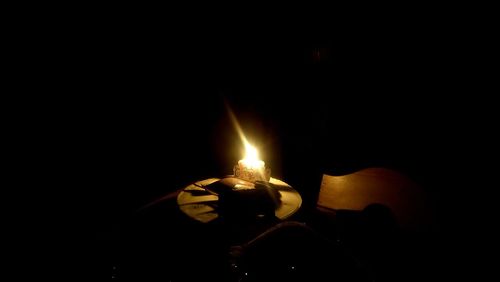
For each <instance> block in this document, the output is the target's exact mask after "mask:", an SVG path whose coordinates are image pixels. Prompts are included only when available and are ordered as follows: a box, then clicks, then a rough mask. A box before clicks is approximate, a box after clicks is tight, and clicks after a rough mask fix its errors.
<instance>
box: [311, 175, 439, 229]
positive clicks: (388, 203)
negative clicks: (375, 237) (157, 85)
mask: <svg viewBox="0 0 500 282" xmlns="http://www.w3.org/2000/svg"><path fill="white" fill-rule="evenodd" d="M372 204H380V205H383V206H385V208H382V207H381V206H380V205H378V206H370V205H372ZM317 207H318V208H320V209H322V210H325V211H328V210H331V211H334V212H335V211H336V212H338V211H342V210H348V211H363V210H365V208H366V210H365V211H364V214H365V215H366V216H368V217H371V218H372V219H373V220H374V221H373V222H372V223H373V224H382V225H390V224H397V225H399V226H400V227H401V228H403V229H405V230H415V231H424V230H427V229H428V228H430V227H431V226H432V221H433V219H432V211H431V205H430V200H429V198H428V197H427V196H426V194H425V191H424V190H423V189H422V187H420V186H419V185H417V184H416V183H415V182H413V181H412V180H411V179H409V178H408V177H406V176H405V175H403V174H401V173H399V172H397V171H394V170H391V169H386V168H367V169H363V170H360V171H357V172H354V173H350V174H347V175H341V176H331V175H327V174H323V179H322V182H321V188H320V192H319V196H318V200H317ZM367 207H368V208H367ZM391 212H392V215H390V213H391ZM392 216H393V217H394V220H395V222H389V221H390V219H389V218H391V217H392Z"/></svg>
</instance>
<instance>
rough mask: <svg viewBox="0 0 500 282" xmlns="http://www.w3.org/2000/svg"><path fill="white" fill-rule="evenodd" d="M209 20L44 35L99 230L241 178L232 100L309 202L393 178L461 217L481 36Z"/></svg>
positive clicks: (42, 65) (61, 159) (394, 22)
mask: <svg viewBox="0 0 500 282" xmlns="http://www.w3.org/2000/svg"><path fill="white" fill-rule="evenodd" d="M67 16H68V18H71V14H68V15H67ZM196 17H197V16H196V15H191V16H190V17H187V18H185V19H184V20H183V21H179V20H178V19H177V18H176V19H175V20H173V18H172V19H171V18H170V17H168V16H159V15H151V16H148V15H147V14H142V13H140V12H136V13H124V14H122V13H120V12H119V11H114V12H112V13H108V12H103V13H102V14H100V15H95V14H89V15H88V16H84V17H81V16H80V17H79V18H78V20H76V21H75V20H72V21H71V24H70V25H67V26H66V25H65V23H66V22H67V21H66V20H61V21H55V22H54V24H53V27H33V28H34V29H36V28H39V29H41V31H42V34H43V35H42V36H41V37H40V38H39V39H40V40H37V39H34V41H35V43H36V44H38V46H40V48H38V49H36V51H37V52H36V53H37V54H36V55H37V56H35V59H36V61H35V63H36V64H35V65H36V66H37V67H36V68H35V69H33V72H36V73H40V74H43V75H40V78H41V79H40V81H36V83H38V85H39V86H40V87H41V88H43V89H45V90H46V91H45V94H43V95H40V96H39V97H38V98H37V99H36V100H35V104H36V103H37V101H43V103H41V105H43V107H42V108H43V109H41V112H43V114H44V116H48V117H49V119H47V120H42V121H40V120H36V119H35V120H34V121H33V122H34V123H41V125H42V130H41V132H40V136H41V137H40V136H39V138H40V139H43V140H45V141H44V142H47V143H48V145H49V148H53V150H54V151H57V152H58V153H57V154H54V155H53V157H54V158H57V160H56V162H57V163H58V166H57V167H58V168H59V171H58V173H57V174H58V175H63V176H57V179H58V180H57V181H58V182H60V183H61V184H62V185H63V186H64V187H68V188H67V189H68V190H70V191H71V192H69V193H70V194H73V193H74V192H75V191H76V193H75V194H76V195H78V197H76V198H78V199H77V201H78V202H79V203H78V205H75V207H73V209H76V210H77V212H78V213H79V214H81V215H83V218H84V221H85V224H84V226H89V227H90V230H97V231H98V232H100V230H107V229H108V228H110V226H111V225H113V223H114V222H117V221H120V220H121V219H122V218H123V217H126V216H127V215H129V214H130V213H133V212H134V211H135V210H136V209H137V208H139V207H141V206H143V205H145V204H147V203H149V202H151V201H152V200H154V199H156V198H158V197H160V196H162V195H164V194H166V193H168V192H171V191H174V190H176V189H179V188H182V187H183V186H184V185H186V184H188V183H190V182H192V181H196V180H199V179H203V178H207V177H217V176H221V175H225V174H229V173H231V172H232V166H233V165H234V164H235V163H236V162H237V161H238V159H241V157H242V155H241V149H242V146H241V142H240V140H239V139H238V136H237V134H236V131H235V129H234V127H233V125H232V124H231V121H230V119H229V117H228V115H227V110H226V107H225V103H227V104H228V105H229V106H230V107H231V108H232V110H233V111H234V113H235V114H236V116H237V117H238V119H239V121H240V124H241V126H242V128H243V131H244V132H245V133H246V134H247V137H248V138H249V139H250V141H251V142H253V143H255V145H256V146H257V147H258V148H259V150H260V152H261V153H262V158H263V159H264V160H265V161H266V164H267V165H268V167H270V168H271V169H272V175H273V176H276V177H279V178H281V179H283V180H285V181H287V182H288V183H290V184H291V185H292V186H294V187H295V188H296V189H298V190H299V192H301V194H302V195H303V197H304V199H305V204H306V205H314V203H315V197H316V195H317V191H318V189H319V179H320V176H321V173H331V174H343V173H349V172H352V171H354V170H356V169H359V168H362V167H368V166H385V167H390V168H395V169H397V170H399V171H401V172H403V173H405V174H407V175H409V176H410V177H411V178H412V179H414V180H415V181H417V182H419V183H421V184H422V185H423V187H424V188H425V189H427V190H428V191H429V192H430V193H431V194H433V196H435V198H436V201H437V202H438V204H437V206H438V207H439V208H440V210H441V212H442V216H443V217H444V220H446V219H448V218H447V217H450V215H449V209H448V207H450V206H451V204H450V200H449V199H450V197H454V195H455V194H456V193H455V192H453V193H452V194H450V191H458V189H457V188H456V184H457V182H460V181H457V180H456V179H457V175H460V174H461V173H462V172H463V167H462V166H461V165H460V162H461V161H463V160H465V159H468V157H469V154H471V150H470V148H467V147H471V146H472V145H471V144H464V141H463V140H464V138H465V136H477V137H476V139H478V138H479V134H477V133H476V130H477V127H476V124H474V122H472V119H471V116H472V114H471V111H472V110H473V109H474V110H475V109H480V108H479V107H478V106H477V104H476V101H477V99H476V97H474V94H472V93H471V92H469V91H468V90H470V89H471V84H472V83H471V81H470V79H469V78H470V77H468V74H466V69H467V67H468V64H469V62H468V61H467V60H469V59H470V56H469V57H465V56H463V54H464V50H465V49H467V48H466V46H467V44H469V43H470V42H469V39H468V38H466V37H465V35H464V34H465V33H467V32H468V31H467V26H466V25H464V24H460V23H458V22H455V21H453V20H450V19H444V18H443V19H442V20H440V19H439V17H437V18H431V17H432V16H429V17H425V18H423V17H420V16H419V15H416V14H413V15H410V14H408V13H406V12H405V13H401V14H395V15H393V17H382V15H377V14H373V15H371V16H370V17H364V16H362V15H358V16H356V17H347V18H342V19H341V18H337V17H335V16H333V15H331V16H328V15H318V17H319V18H320V20H317V19H315V17H312V18H313V20H306V18H304V19H303V20H302V21H301V20H300V19H299V20H298V21H296V19H297V18H296V17H291V18H293V20H292V21H288V20H286V19H283V20H281V18H280V19H279V20H278V18H277V17H273V16H272V15H271V17H270V18H276V21H274V23H273V24H267V22H266V23H265V24H264V23H263V22H259V21H258V20H256V19H249V18H247V17H244V18H243V19H240V18H239V17H238V16H237V15H233V17H232V18H231V19H225V18H224V19H222V18H219V17H217V16H215V15H214V16H210V15H205V17H203V18H201V19H199V21H194V20H193V19H194V18H196ZM68 21H69V20H68ZM256 21H257V22H259V23H260V24H254V23H255V22H256ZM233 23H234V25H233ZM241 23H243V24H241ZM468 42H469V43H468ZM38 55H40V56H38ZM36 83H35V84H36ZM458 93H465V94H458ZM39 111H40V109H39ZM457 143H459V144H460V145H458V147H459V148H462V149H459V150H456V149H455V148H456V146H455V144H457ZM40 144H41V143H40ZM44 144H45V143H44ZM479 147H480V146H479V145H474V146H472V150H473V151H474V150H476V149H478V148H479ZM46 153H48V155H50V152H46ZM454 179H455V180H454ZM451 202H452V201H451ZM72 203H73V202H70V205H71V204H72ZM86 224H89V225H86Z"/></svg>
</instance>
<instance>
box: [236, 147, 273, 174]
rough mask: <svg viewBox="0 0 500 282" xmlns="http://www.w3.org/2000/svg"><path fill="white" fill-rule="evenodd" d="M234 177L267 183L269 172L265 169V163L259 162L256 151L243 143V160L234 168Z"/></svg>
mask: <svg viewBox="0 0 500 282" xmlns="http://www.w3.org/2000/svg"><path fill="white" fill-rule="evenodd" d="M234 176H235V177H238V178H241V179H243V180H247V181H250V182H255V181H257V180H262V181H269V179H270V178H271V170H270V169H266V163H265V162H264V161H262V160H259V155H258V152H257V149H256V148H255V147H253V146H252V145H250V144H248V143H245V158H243V159H242V160H239V161H238V164H237V165H235V166H234Z"/></svg>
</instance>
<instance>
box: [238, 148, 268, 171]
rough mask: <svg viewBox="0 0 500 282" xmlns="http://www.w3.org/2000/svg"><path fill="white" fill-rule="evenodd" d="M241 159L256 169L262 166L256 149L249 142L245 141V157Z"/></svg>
mask: <svg viewBox="0 0 500 282" xmlns="http://www.w3.org/2000/svg"><path fill="white" fill-rule="evenodd" d="M242 161H243V163H244V164H245V166H246V167H248V168H254V169H256V168H262V167H264V162H263V161H261V160H259V153H258V152H257V149H256V148H255V147H254V146H252V145H250V144H249V143H245V158H244V159H243V160H242Z"/></svg>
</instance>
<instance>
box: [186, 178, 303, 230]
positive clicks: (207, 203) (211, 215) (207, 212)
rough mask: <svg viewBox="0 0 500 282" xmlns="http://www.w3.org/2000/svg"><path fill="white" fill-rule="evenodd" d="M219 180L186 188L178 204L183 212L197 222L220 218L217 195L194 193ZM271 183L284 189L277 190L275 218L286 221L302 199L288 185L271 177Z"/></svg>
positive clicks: (300, 203) (210, 179)
mask: <svg viewBox="0 0 500 282" xmlns="http://www.w3.org/2000/svg"><path fill="white" fill-rule="evenodd" d="M218 180H220V179H219V178H208V179H205V180H201V181H197V182H195V183H193V184H190V185H188V186H186V187H185V188H184V189H183V190H182V191H181V192H180V193H179V195H178V196H177V204H178V205H179V208H180V210H181V211H182V212H184V213H185V214H186V215H187V216H189V217H191V218H192V219H195V220H197V221H200V222H203V223H208V222H211V221H213V220H215V219H217V218H218V217H219V213H218V212H217V209H216V208H215V207H214V204H217V202H218V200H219V197H218V196H217V195H203V194H202V193H200V194H196V193H193V192H192V191H200V192H203V191H205V190H204V189H203V188H201V187H199V186H206V185H209V184H211V183H213V182H215V181H218ZM269 182H270V183H272V184H275V185H279V186H280V187H283V188H284V189H277V190H278V192H279V193H280V195H281V203H280V205H279V206H278V207H277V208H276V210H275V216H276V217H277V218H279V219H286V218H288V217H290V216H292V215H293V214H294V213H296V212H297V211H298V210H299V208H300V206H301V205H302V197H301V196H300V194H299V192H297V191H296V190H295V189H293V188H292V186H290V185H288V184H287V183H285V182H283V181H281V180H279V179H276V178H273V177H271V179H270V180H269Z"/></svg>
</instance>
